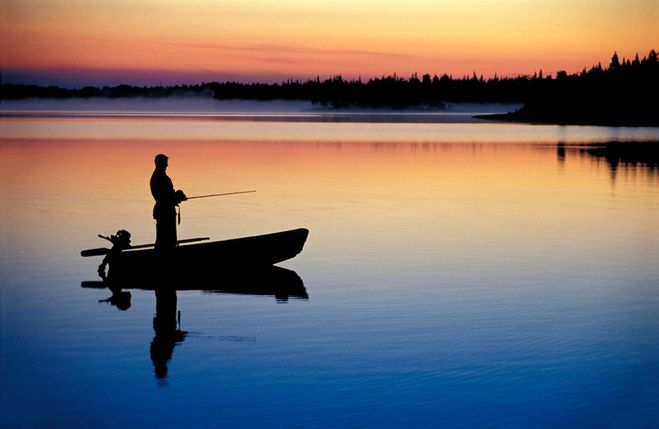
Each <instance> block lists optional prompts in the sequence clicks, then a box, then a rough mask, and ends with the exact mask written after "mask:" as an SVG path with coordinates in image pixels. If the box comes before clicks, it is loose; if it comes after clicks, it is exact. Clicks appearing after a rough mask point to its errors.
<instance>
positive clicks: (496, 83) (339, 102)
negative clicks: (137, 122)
mask: <svg viewBox="0 0 659 429" xmlns="http://www.w3.org/2000/svg"><path fill="white" fill-rule="evenodd" d="M176 95H181V96H183V95H205V96H212V97H214V98H215V99H218V100H237V99H240V100H305V101H310V102H312V103H313V104H315V105H317V106H320V107H325V108H328V109H351V108H393V109H406V108H417V109H419V108H420V109H429V110H440V109H442V108H444V107H445V103H457V102H471V103H523V107H522V108H521V109H519V110H517V111H515V112H511V113H508V114H504V115H488V116H487V117H484V118H487V119H495V120H512V121H523V122H539V123H565V124H569V123H575V124H610V125H659V102H658V101H657V100H659V61H658V59H657V52H656V51H655V50H651V51H650V52H649V54H648V55H647V56H645V57H643V58H639V56H638V54H637V55H636V57H635V58H634V59H632V60H629V59H625V58H623V59H620V58H619V57H618V55H617V53H614V54H613V56H612V58H611V62H610V64H609V65H608V67H603V66H602V65H601V64H597V65H595V66H593V67H591V68H590V69H586V68H584V69H583V70H582V71H581V72H579V73H574V74H568V73H567V72H565V71H559V72H557V73H556V75H555V76H554V75H544V74H543V72H542V71H539V72H537V73H534V74H533V75H520V76H516V77H498V76H496V75H495V76H494V77H492V78H488V79H485V78H484V77H483V76H482V75H480V76H478V75H477V74H476V73H473V74H472V75H471V76H463V77H461V78H454V77H452V76H449V75H447V74H443V75H441V76H438V75H432V76H431V75H430V74H424V75H422V76H420V77H419V75H418V74H416V73H415V74H413V75H412V76H410V77H409V78H407V79H405V78H402V77H400V76H398V75H396V74H394V75H391V76H382V77H377V78H371V79H368V80H362V79H361V78H360V79H352V80H349V79H344V78H343V77H342V76H341V75H338V76H333V77H330V78H327V79H325V80H321V79H320V77H316V78H315V79H308V80H306V81H302V80H293V79H289V80H287V81H285V82H282V83H272V84H268V83H242V82H221V83H220V82H209V83H202V84H198V85H175V86H166V87H165V86H151V87H139V86H130V85H118V86H115V87H107V86H106V87H102V88H96V87H89V86H88V87H84V88H79V89H66V88H59V87H55V86H48V87H41V86H37V85H13V84H3V85H2V91H1V98H2V99H25V98H35V97H39V98H59V99H62V98H89V97H108V98H120V97H168V96H176Z"/></svg>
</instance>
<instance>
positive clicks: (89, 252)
mask: <svg viewBox="0 0 659 429" xmlns="http://www.w3.org/2000/svg"><path fill="white" fill-rule="evenodd" d="M109 251H110V249H106V248H105V247H99V248H98V249H87V250H83V251H82V252H80V255H81V256H103V255H107V254H108V252H109Z"/></svg>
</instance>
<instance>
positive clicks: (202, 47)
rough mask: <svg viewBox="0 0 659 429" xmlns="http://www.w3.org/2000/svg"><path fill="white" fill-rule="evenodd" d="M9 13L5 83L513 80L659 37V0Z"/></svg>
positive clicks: (177, 6) (56, 8) (478, 0)
mask: <svg viewBox="0 0 659 429" xmlns="http://www.w3.org/2000/svg"><path fill="white" fill-rule="evenodd" d="M2 4H3V6H2V21H3V23H2V28H3V37H2V41H1V42H0V47H1V50H2V69H3V75H4V80H7V79H9V80H12V79H15V78H17V77H20V76H23V79H25V76H30V75H32V76H38V77H39V78H40V79H42V80H43V79H45V80H48V77H49V76H50V77H51V78H55V77H57V76H60V77H61V76H64V75H66V76H67V77H68V79H69V81H75V80H76V79H78V80H79V81H80V82H81V83H94V82H96V81H98V82H103V81H107V82H109V83H114V81H116V80H119V81H122V80H123V81H126V82H127V83H132V82H135V83H147V82H149V81H150V83H153V84H158V83H164V82H166V83H174V82H179V83H196V82H200V81H203V80H226V79H237V80H242V81H254V80H257V81H278V80H282V79H285V78H289V77H292V78H306V77H315V76H316V75H319V76H321V77H326V76H330V75H334V74H343V75H344V76H347V77H359V76H361V77H365V78H368V77H371V76H379V75H383V74H393V73H398V74H399V75H403V76H406V75H409V74H411V73H414V72H418V73H426V72H428V73H431V74H442V73H447V74H451V75H454V76H462V75H465V74H471V73H472V72H474V71H475V72H477V73H479V74H483V75H485V76H492V75H494V74H495V73H497V74H498V75H500V76H508V75H516V74H526V73H533V72H534V71H537V70H540V69H542V70H543V71H545V73H552V72H555V71H557V70H561V69H565V70H567V71H578V70H580V69H582V68H583V67H587V66H591V65H593V64H597V63H598V62H602V63H606V62H608V60H609V58H610V56H611V54H612V53H613V51H617V52H618V53H619V55H622V56H626V57H633V56H634V55H635V53H636V52H639V53H640V54H641V55H643V54H646V53H647V52H648V51H649V50H650V49H652V48H656V46H653V45H656V42H657V39H658V37H657V36H659V34H658V33H657V30H656V23H657V22H659V6H657V3H656V2H654V1H651V0H633V1H621V0H604V1H599V2H593V1H586V0H578V1H568V0H553V1H543V2H525V1H521V0H504V1H485V0H464V1H456V0H447V1H442V2H433V1H424V0H413V1H409V2H397V1H392V0H386V1H381V2H372V1H366V0H358V1H345V0H341V1H335V2H322V3H319V2H305V1H299V0H283V1H280V2H276V3H274V2H273V3H271V2H263V1H249V2H228V1H209V0H198V1H182V0H177V1H168V2H162V1H156V0H140V1H128V0H118V1H106V0H98V1H89V2H79V1H72V0H59V1H38V0H22V1H15V0H5V1H3V3H2ZM35 79H36V78H35ZM46 83H47V82H46Z"/></svg>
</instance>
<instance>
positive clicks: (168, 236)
mask: <svg viewBox="0 0 659 429" xmlns="http://www.w3.org/2000/svg"><path fill="white" fill-rule="evenodd" d="M167 159H168V158H167V156H165V155H163V154H159V155H156V159H155V163H156V169H155V170H153V174H152V175H151V182H150V185H151V195H153V198H154V199H155V200H156V205H155V206H153V218H154V219H155V220H156V249H170V248H173V247H176V241H177V239H176V206H178V205H179V203H180V202H181V201H185V200H186V199H187V197H186V196H185V194H184V193H183V191H174V185H173V184H172V179H170V178H169V176H167V173H166V172H165V171H166V170H167Z"/></svg>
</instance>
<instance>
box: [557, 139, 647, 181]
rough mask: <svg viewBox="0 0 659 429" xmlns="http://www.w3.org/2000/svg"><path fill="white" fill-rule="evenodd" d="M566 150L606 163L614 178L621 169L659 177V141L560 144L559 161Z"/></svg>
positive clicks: (558, 148)
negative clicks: (570, 145)
mask: <svg viewBox="0 0 659 429" xmlns="http://www.w3.org/2000/svg"><path fill="white" fill-rule="evenodd" d="M566 150H567V151H568V153H570V152H571V153H573V154H576V155H578V156H580V157H588V158H589V159H591V160H593V161H595V162H597V163H600V162H604V163H606V165H607V167H608V168H609V170H610V171H611V178H612V179H615V178H616V176H617V174H618V172H619V171H621V170H624V171H629V172H633V173H642V174H645V175H647V176H648V177H659V142H652V141H651V142H609V143H598V144H591V145H578V146H574V147H571V148H570V147H566V146H565V145H564V144H559V145H557V147H556V156H557V158H558V160H559V161H562V160H564V159H565V156H566Z"/></svg>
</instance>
